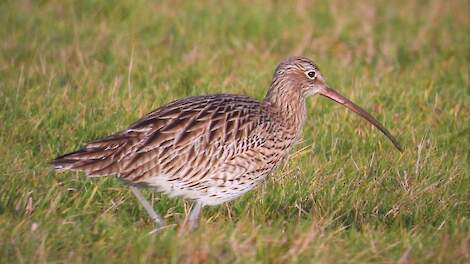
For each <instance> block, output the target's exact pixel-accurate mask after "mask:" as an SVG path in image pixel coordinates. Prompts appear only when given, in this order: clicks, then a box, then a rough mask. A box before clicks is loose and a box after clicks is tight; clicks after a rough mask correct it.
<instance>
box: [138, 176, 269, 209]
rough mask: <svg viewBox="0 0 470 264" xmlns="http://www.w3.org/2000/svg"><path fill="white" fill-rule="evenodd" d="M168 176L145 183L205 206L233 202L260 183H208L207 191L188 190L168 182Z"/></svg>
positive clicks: (148, 180) (180, 185) (158, 177)
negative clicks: (221, 184)
mask: <svg viewBox="0 0 470 264" xmlns="http://www.w3.org/2000/svg"><path fill="white" fill-rule="evenodd" d="M168 179H169V177H167V176H154V177H150V178H148V179H147V180H145V183H146V184H147V185H148V186H150V187H153V188H155V189H156V190H157V191H159V192H163V193H165V194H167V195H168V196H170V197H176V196H182V197H184V198H187V199H192V200H197V201H199V202H201V203H202V204H204V205H219V204H222V203H225V202H228V201H231V200H233V199H235V198H237V197H239V196H241V195H242V194H244V193H246V192H248V191H249V190H251V189H253V188H254V187H256V186H257V185H258V183H259V182H261V180H260V181H257V182H251V183H250V184H246V183H244V184H242V183H239V182H236V181H234V182H232V183H231V184H230V185H225V186H224V187H218V186H219V185H220V182H216V181H212V182H211V181H208V182H207V184H208V186H211V187H209V188H207V189H205V190H202V191H198V190H188V188H184V186H183V183H181V182H178V181H168Z"/></svg>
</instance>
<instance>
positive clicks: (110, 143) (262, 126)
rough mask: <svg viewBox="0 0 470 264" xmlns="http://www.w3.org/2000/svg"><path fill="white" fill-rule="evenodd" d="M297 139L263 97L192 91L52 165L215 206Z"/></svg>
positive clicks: (260, 174) (258, 177) (250, 183)
mask: <svg viewBox="0 0 470 264" xmlns="http://www.w3.org/2000/svg"><path fill="white" fill-rule="evenodd" d="M294 140H295V135H292V134H291V133H288V132H287V131H286V129H285V128H284V127H283V124H282V123H280V122H278V121H276V119H275V118H273V116H272V113H270V111H269V109H268V107H267V106H266V105H264V104H263V103H262V102H258V101H256V100H255V99H253V98H250V97H246V96H236V95H224V94H221V95H211V96H197V97H189V98H185V99H182V100H177V101H174V102H172V103H170V104H168V105H165V106H162V107H160V108H158V109H156V110H154V111H153V112H151V113H149V114H147V115H146V116H144V117H143V118H142V119H140V120H138V121H137V122H135V123H134V124H132V125H130V126H129V127H128V128H127V129H125V130H123V131H121V132H118V133H116V134H113V135H111V136H109V137H107V138H104V139H101V140H97V141H94V142H91V143H89V144H87V145H86V146H85V147H84V148H83V149H81V150H79V151H76V152H73V153H69V154H66V155H63V156H61V157H58V158H57V159H56V160H54V162H53V164H54V166H55V168H56V169H57V170H72V171H85V172H86V173H87V174H88V175H89V176H104V175H118V177H120V178H122V179H123V180H124V181H127V182H129V183H132V184H144V185H147V186H152V187H155V188H157V189H159V190H161V191H164V192H166V193H168V194H170V195H182V196H184V197H186V198H191V199H199V200H202V201H203V202H204V203H205V204H219V203H222V202H225V201H228V200H231V199H233V198H235V197H238V196H239V195H241V194H243V193H244V192H246V191H248V190H250V189H252V188H253V187H254V186H256V185H257V183H259V182H260V181H262V180H263V179H264V177H265V176H266V175H267V174H268V173H269V172H270V171H271V170H272V169H273V168H274V167H275V166H276V165H277V164H278V163H279V161H280V160H281V159H283V158H284V157H285V155H286V154H287V152H288V150H289V147H290V146H291V145H292V143H293V142H294Z"/></svg>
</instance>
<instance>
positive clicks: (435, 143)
mask: <svg viewBox="0 0 470 264" xmlns="http://www.w3.org/2000/svg"><path fill="white" fill-rule="evenodd" d="M469 10H470V3H469V1H467V0H462V1H458V0H455V1H424V0H413V1H404V0H399V1H384V0H381V1H373V0H370V1H342V0H333V1H224V2H221V1H175V0H173V1H143V0H138V1H130V0H129V1H119V2H117V1H93V0H86V1H85V0H84V1H25V0H18V1H1V2H0V40H1V41H0V262H2V263H14V262H16V263H24V262H26V263H32V262H34V263H44V262H53V263H55V262H59V263H62V262H64V263H69V262H70V263H90V262H92V263H97V262H126V263H135V262H158V263H180V262H183V263H186V262H196V263H197V262H205V261H207V262H209V263H216V262H217V263H219V262H222V263H229V262H239V263H253V262H259V263H285V262H302V263H304V262H320V263H338V262H343V263H344V262H351V263H355V262H357V263H367V262H374V263H376V262H381V263H394V262H396V263H430V262H435V263H445V262H448V263H451V262H452V263H458V262H465V261H469V259H470V228H469V226H470V220H469V217H470V176H469V175H470V169H469V164H470V158H469V146H470V128H469V124H470V107H469V105H470V74H469V72H470V66H469V61H470V21H469ZM291 55H304V56H307V57H309V58H312V59H313V60H315V61H316V62H317V63H318V65H319V66H320V68H321V70H322V72H323V75H324V76H325V77H326V78H327V81H328V83H329V84H330V85H331V86H333V87H336V88H337V89H338V90H339V91H341V92H342V93H343V94H345V95H347V96H348V97H350V98H351V99H353V100H354V101H356V102H357V103H358V104H359V105H361V106H363V107H364V108H366V109H369V110H370V111H371V112H372V113H373V115H375V116H376V117H377V118H378V119H379V120H381V121H382V122H383V123H384V124H385V125H386V127H388V128H390V130H391V131H392V132H393V134H396V135H397V136H398V137H399V139H400V141H401V142H402V145H403V146H404V147H405V152H404V153H403V154H400V153H398V152H397V151H395V150H394V149H393V146H391V144H390V143H389V142H387V140H386V139H385V138H384V137H383V136H382V135H381V134H380V133H379V132H378V131H377V130H375V129H372V128H371V127H370V126H369V125H367V124H366V123H365V122H364V121H362V120H360V119H359V118H358V117H357V116H354V115H353V114H351V113H349V112H347V111H346V110H345V109H343V108H342V107H340V106H337V105H335V104H334V103H331V102H328V101H327V100H326V99H322V98H314V99H312V100H309V120H308V122H307V124H306V128H305V131H304V135H305V137H304V142H303V143H302V144H301V145H299V146H298V147H297V148H296V150H295V151H294V153H293V155H292V157H291V160H290V162H289V163H288V164H286V165H285V166H283V167H282V168H280V169H279V170H278V171H277V172H276V173H275V174H273V175H272V177H270V178H269V180H268V181H267V182H266V184H264V185H262V186H261V187H259V188H258V189H256V190H255V191H252V192H251V193H249V194H247V195H245V196H243V197H242V198H241V199H238V200H236V201H234V202H231V203H229V204H227V205H224V206H219V207H213V208H207V209H206V210H204V212H203V216H202V222H201V226H200V228H199V229H198V230H197V231H196V232H194V233H190V234H184V235H178V230H179V229H178V227H179V226H180V224H181V223H182V221H183V219H184V216H185V213H186V212H187V210H188V208H189V206H190V203H188V202H185V201H183V200H181V199H176V200H172V199H169V198H167V197H165V196H162V195H160V194H155V193H151V192H147V193H146V195H148V196H149V197H151V198H152V201H153V202H154V203H155V207H156V209H157V210H158V211H159V212H161V213H162V214H165V217H166V218H167V222H168V223H170V224H174V225H171V226H170V227H168V228H167V229H166V230H165V231H164V232H163V233H162V234H161V235H160V236H156V237H155V236H151V235H148V233H149V232H150V231H151V230H152V228H153V225H152V222H151V221H150V220H149V218H148V217H147V214H146V212H145V211H144V210H143V209H142V208H141V206H140V205H139V204H138V202H137V201H136V199H135V198H134V197H133V196H132V194H131V193H130V192H129V190H128V189H126V188H125V187H123V186H122V185H120V184H119V183H118V181H117V180H115V179H112V178H100V179H94V180H89V179H86V178H85V177H84V176H83V175H82V174H75V173H67V174H60V175H56V174H54V173H53V172H52V171H51V169H50V167H49V165H48V161H49V160H51V159H52V158H54V157H55V156H56V155H58V154H60V153H64V152H66V151H71V150H74V149H75V148H77V147H79V146H80V145H82V144H83V143H85V142H86V141H89V140H92V139H95V138H98V137H102V136H106V135H108V134H110V133H112V132H115V131H117V130H120V129H122V128H124V127H126V126H127V125H128V124H129V123H131V122H133V121H135V120H136V119H137V118H139V117H140V116H142V115H143V114H145V113H147V112H149V111H150V110H152V109H153V108H156V107H158V106H160V105H162V104H164V103H166V102H169V101H171V100H173V99H176V98H180V97H185V96H190V95H200V94H208V93H222V92H223V93H237V94H246V95H251V96H254V97H256V98H260V99H261V98H262V97H263V96H264V94H265V92H266V89H267V87H268V85H269V83H270V78H271V76H272V72H273V71H274V68H275V66H276V64H277V63H278V62H279V61H280V60H281V59H283V58H286V57H288V56H291Z"/></svg>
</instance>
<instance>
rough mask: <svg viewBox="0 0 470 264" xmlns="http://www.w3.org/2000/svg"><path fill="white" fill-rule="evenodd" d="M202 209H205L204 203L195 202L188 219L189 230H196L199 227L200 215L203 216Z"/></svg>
mask: <svg viewBox="0 0 470 264" xmlns="http://www.w3.org/2000/svg"><path fill="white" fill-rule="evenodd" d="M202 207H204V204H203V203H201V202H199V201H195V202H194V204H193V207H192V209H191V212H190V213H189V218H188V228H189V230H194V229H195V228H196V227H197V226H198V223H199V215H200V214H201V209H202Z"/></svg>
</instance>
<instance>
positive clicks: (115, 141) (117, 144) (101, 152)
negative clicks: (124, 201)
mask: <svg viewBox="0 0 470 264" xmlns="http://www.w3.org/2000/svg"><path fill="white" fill-rule="evenodd" d="M130 141H132V139H130V138H129V137H128V136H125V135H121V136H116V135H115V136H111V137H109V138H105V139H102V140H98V141H94V142H91V143H89V144H87V145H86V146H85V147H84V148H82V149H80V150H78V151H74V152H71V153H67V154H65V155H62V156H59V157H57V158H56V159H54V160H53V161H52V162H51V164H52V165H53V166H54V169H55V170H56V171H57V172H62V171H83V172H85V173H86V174H87V175H88V176H91V177H98V176H105V175H113V174H118V173H119V166H118V164H117V162H116V161H117V159H118V158H119V156H121V155H122V154H123V151H125V149H126V146H128V145H129V143H130Z"/></svg>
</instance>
